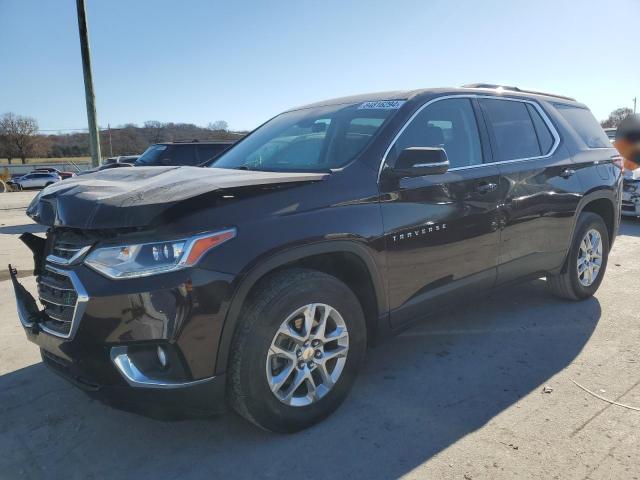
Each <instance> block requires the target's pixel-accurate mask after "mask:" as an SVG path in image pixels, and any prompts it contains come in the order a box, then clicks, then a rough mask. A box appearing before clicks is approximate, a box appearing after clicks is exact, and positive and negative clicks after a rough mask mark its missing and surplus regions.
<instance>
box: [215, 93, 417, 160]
mask: <svg viewBox="0 0 640 480" xmlns="http://www.w3.org/2000/svg"><path fill="white" fill-rule="evenodd" d="M402 103H404V102H402V101H387V102H365V103H357V104H348V105H345V104H342V105H330V106H326V107H316V108H306V109H302V110H296V111H292V112H287V113H283V114H281V115H278V116H277V117H275V118H273V119H272V120H270V121H269V122H267V123H265V124H264V125H263V126H262V127H260V128H258V129H257V130H256V131H255V132H253V133H252V134H251V135H249V136H248V137H247V138H246V139H244V140H243V141H242V142H240V143H239V144H237V145H236V146H235V147H233V148H231V149H230V150H229V151H227V152H226V153H224V154H222V156H220V157H219V158H218V160H217V161H216V162H215V163H214V164H213V165H211V166H212V167H214V168H241V169H248V170H268V171H327V170H329V169H331V168H339V167H342V166H343V165H346V164H347V163H349V162H350V161H351V160H353V159H354V158H355V157H356V156H357V155H358V154H359V153H360V152H362V150H364V148H365V147H366V146H367V144H368V143H369V141H370V140H371V139H372V138H373V136H374V135H375V134H376V133H377V132H378V131H379V130H380V127H381V126H382V125H383V124H384V123H385V121H386V120H387V119H388V118H390V117H391V115H392V114H393V113H394V112H396V111H397V109H398V108H400V106H401V105H402Z"/></svg>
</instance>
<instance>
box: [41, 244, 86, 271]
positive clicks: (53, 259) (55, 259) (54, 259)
mask: <svg viewBox="0 0 640 480" xmlns="http://www.w3.org/2000/svg"><path fill="white" fill-rule="evenodd" d="M90 248H91V245H86V246H84V247H82V248H80V249H79V250H78V251H77V252H76V254H75V255H73V256H72V257H71V258H63V257H59V256H57V255H54V254H50V255H47V262H50V263H55V264H56V265H63V266H67V265H72V264H73V263H75V262H76V261H78V260H79V259H80V258H81V257H82V256H83V255H84V254H85V253H87V252H88V251H89V249H90ZM59 250H65V251H73V250H75V249H69V248H60V249H59Z"/></svg>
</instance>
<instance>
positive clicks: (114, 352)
mask: <svg viewBox="0 0 640 480" xmlns="http://www.w3.org/2000/svg"><path fill="white" fill-rule="evenodd" d="M110 357H111V361H112V362H113V364H114V365H115V366H116V368H117V369H118V371H119V372H120V374H121V375H122V376H123V377H124V379H125V380H126V382H127V383H128V384H129V385H130V386H131V387H136V388H161V389H167V388H182V387H190V386H193V385H199V384H201V383H205V382H209V381H211V380H213V379H214V378H216V377H207V378H202V379H200V380H193V381H190V382H171V381H166V380H156V379H153V378H150V377H148V376H147V375H145V374H144V373H142V372H141V371H140V370H139V369H138V367H137V366H136V364H135V363H134V362H133V360H132V359H131V357H129V355H128V353H127V347H122V346H121V347H113V348H111V353H110Z"/></svg>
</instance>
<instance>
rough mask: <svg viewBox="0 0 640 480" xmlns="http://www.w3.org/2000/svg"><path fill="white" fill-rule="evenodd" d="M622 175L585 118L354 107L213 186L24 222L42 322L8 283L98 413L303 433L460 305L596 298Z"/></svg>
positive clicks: (60, 194)
mask: <svg viewBox="0 0 640 480" xmlns="http://www.w3.org/2000/svg"><path fill="white" fill-rule="evenodd" d="M196 145H197V144H193V143H191V144H189V145H188V146H189V147H193V150H192V152H195V151H196ZM173 148H175V149H176V150H179V149H180V148H181V146H178V145H177V144H160V145H155V146H153V147H151V148H150V149H149V150H148V154H149V156H148V157H147V158H150V157H151V156H152V155H151V154H152V153H153V156H154V158H156V159H158V160H161V159H162V158H164V157H163V154H165V153H166V152H167V151H168V150H171V149H173ZM207 155H208V154H207ZM143 157H144V155H143ZM141 158H142V157H141ZM188 158H192V156H191V155H190V156H189V157H188ZM621 170H622V164H621V158H620V156H619V155H618V152H617V151H616V150H615V149H614V148H613V146H612V145H611V143H610V142H609V140H608V139H607V137H606V135H605V134H604V132H603V131H602V127H601V126H600V124H599V123H598V122H597V121H596V119H595V118H594V116H593V114H592V113H591V112H590V111H589V109H588V108H587V107H586V106H585V105H583V104H581V103H579V102H577V101H575V100H574V99H571V98H568V97H562V96H558V95H551V94H542V93H536V92H530V91H523V90H519V89H516V88H510V87H498V86H494V87H493V88H491V87H490V86H486V85H484V86H482V87H481V86H478V85H470V86H466V87H463V88H450V89H442V88H439V89H426V90H414V91H395V92H391V93H389V92H387V93H378V94H369V95H359V96H354V97H347V98H339V99H335V100H328V101H324V102H320V103H316V104H313V105H308V106H306V107H299V108H296V109H293V110H290V111H287V112H284V113H282V114H280V115H278V116H276V117H274V118H273V119H271V120H270V121H268V122H266V123H265V124H264V125H262V126H261V127H259V128H258V129H256V130H255V131H253V132H252V133H251V134H249V135H248V136H247V137H246V138H245V139H244V140H243V141H242V142H240V143H238V144H237V145H236V146H234V147H233V148H231V149H230V150H228V151H227V152H225V153H224V154H223V155H222V156H221V157H219V158H218V159H217V160H215V162H213V164H212V167H211V168H193V167H181V168H173V167H161V166H159V167H155V168H134V169H132V170H131V171H113V172H97V173H95V174H94V175H93V176H90V177H79V178H75V179H71V180H68V181H67V182H68V185H69V186H70V187H71V188H58V187H57V186H54V187H50V188H49V189H47V190H45V191H44V192H42V193H41V194H40V195H39V196H38V197H36V198H35V199H34V200H33V201H32V203H31V205H30V206H29V208H28V209H27V215H29V216H30V217H31V218H32V219H33V220H34V221H36V222H38V223H39V224H41V225H45V226H46V227H47V234H46V235H47V238H46V239H45V238H42V237H38V236H35V235H32V234H28V233H25V234H23V235H22V236H21V239H22V240H23V241H24V243H25V244H27V246H29V248H31V249H32V251H33V253H34V259H35V261H36V266H35V268H36V275H37V276H36V281H37V282H38V290H37V295H38V296H39V298H40V303H41V304H42V306H43V307H44V308H43V309H42V308H40V307H39V306H38V304H37V303H36V300H35V298H34V297H33V295H31V294H30V293H29V292H28V291H27V289H25V288H24V287H23V286H22V285H21V284H20V283H19V281H18V275H17V272H16V271H15V269H11V268H10V275H11V278H12V282H13V284H14V288H15V295H16V299H17V305H18V313H19V318H20V321H21V322H22V325H23V326H24V328H25V333H26V335H27V337H28V339H29V340H31V341H33V342H34V343H35V344H37V345H38V346H39V348H40V349H41V353H42V358H43V362H44V364H45V365H47V366H48V367H50V368H51V369H53V370H55V371H56V372H57V373H59V374H61V375H62V376H63V377H65V378H67V379H68V380H69V381H71V382H72V383H73V384H74V385H76V386H77V387H79V388H82V389H84V390H85V391H87V393H89V394H90V395H92V396H95V397H97V398H100V399H102V400H105V401H107V402H109V403H110V404H112V405H115V406H118V407H121V408H125V409H130V410H134V411H138V412H146V413H149V414H152V415H159V414H160V412H162V411H163V410H165V411H166V410H168V411H169V412H171V411H173V412H174V413H175V411H176V410H177V411H179V412H181V413H193V414H203V413H216V412H220V411H221V410H223V409H224V405H225V402H226V403H227V404H228V405H230V406H231V408H233V409H235V410H236V411H237V412H238V413H239V414H240V415H242V416H244V417H245V418H247V419H248V420H249V421H251V422H253V423H255V424H257V425H259V426H261V427H262V428H265V429H268V430H273V431H278V432H292V431H296V430H300V429H302V428H306V427H308V426H310V425H312V424H314V423H316V422H319V421H320V420H322V419H323V418H325V417H326V416H327V415H329V414H330V413H331V412H332V411H334V410H335V409H336V408H337V407H338V406H339V405H340V404H341V403H342V401H343V400H344V399H345V398H346V396H347V394H348V392H349V389H350V388H351V386H352V385H353V383H354V380H355V378H356V376H357V373H358V370H359V369H360V367H361V365H362V362H363V360H364V358H365V351H366V347H367V345H368V344H370V343H372V342H377V341H380V340H383V339H385V338H386V337H389V335H390V334H391V333H395V332H399V331H401V330H403V329H405V328H407V326H409V325H410V324H411V323H412V322H415V321H417V320H421V319H423V318H425V317H426V316H428V315H430V314H433V313H434V312H436V311H438V310H439V309H441V308H443V307H445V306H447V305H449V304H451V303H460V302H466V303H468V302H469V301H470V300H469V298H470V297H469V296H470V295H472V294H473V295H475V296H477V297H482V296H483V295H486V294H487V293H488V292H490V291H492V290H495V289H498V295H501V294H504V290H503V289H504V287H505V286H506V285H509V284H511V283H513V282H515V281H524V280H527V279H535V278H539V277H546V278H547V285H548V286H549V290H550V291H551V293H553V294H554V295H556V296H558V297H562V298H565V299H569V300H574V301H578V300H585V299H588V298H590V297H591V296H592V295H593V294H594V293H595V292H596V290H597V289H598V287H599V286H600V283H601V282H602V279H603V277H604V274H605V270H606V268H607V258H608V253H609V249H610V247H611V245H612V244H613V242H614V240H615V237H616V233H617V231H618V227H619V221H620V201H621V190H622V175H621ZM582 308H583V309H584V307H582ZM578 310H580V308H578ZM571 321H572V319H567V318H558V319H557V324H558V325H560V326H561V325H562V324H563V322H571ZM554 334H555V333H554V332H549V335H554ZM496 348H501V345H499V344H496ZM461 368H464V366H461ZM430 380H434V379H433V378H431V379H430V377H429V372H428V369H427V370H425V371H424V381H426V382H428V381H430ZM435 380H437V379H435ZM376 401H383V400H378V399H375V398H370V399H368V402H376ZM376 408H382V406H377V407H376ZM454 420H455V419H454Z"/></svg>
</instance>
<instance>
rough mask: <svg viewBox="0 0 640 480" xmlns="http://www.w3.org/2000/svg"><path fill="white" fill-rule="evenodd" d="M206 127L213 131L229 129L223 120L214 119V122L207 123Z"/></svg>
mask: <svg viewBox="0 0 640 480" xmlns="http://www.w3.org/2000/svg"><path fill="white" fill-rule="evenodd" d="M207 128H208V129H209V130H213V131H215V132H226V131H227V130H229V124H228V123H227V122H225V121H224V120H216V121H215V122H211V123H209V125H207Z"/></svg>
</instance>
